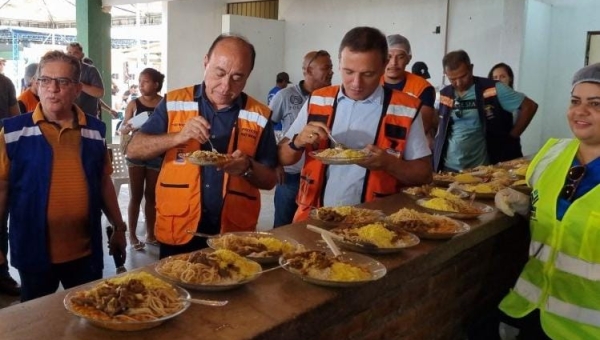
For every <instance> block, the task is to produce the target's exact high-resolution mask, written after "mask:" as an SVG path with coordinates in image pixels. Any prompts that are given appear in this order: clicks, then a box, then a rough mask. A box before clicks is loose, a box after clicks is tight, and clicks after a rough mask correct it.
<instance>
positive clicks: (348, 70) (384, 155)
mask: <svg viewBox="0 0 600 340" xmlns="http://www.w3.org/2000/svg"><path fill="white" fill-rule="evenodd" d="M339 55H340V60H339V62H340V72H341V76H342V85H341V86H329V87H325V88H322V89H319V90H317V91H315V92H313V94H312V96H311V99H309V101H308V102H307V103H305V104H304V106H303V107H302V109H301V110H300V112H299V114H298V118H296V120H295V121H294V123H293V124H292V126H291V127H290V129H289V130H288V131H287V132H286V133H285V137H284V139H283V140H282V141H281V142H280V143H279V151H278V154H279V159H280V162H281V163H282V164H283V165H289V164H294V163H296V162H297V161H298V160H300V158H301V157H302V155H303V154H304V155H305V157H306V159H305V164H304V166H303V169H302V173H301V179H300V190H299V194H298V198H297V203H298V205H299V206H298V210H297V211H296V215H295V217H294V221H299V220H302V219H304V218H306V217H307V216H308V212H309V211H310V209H311V208H312V207H320V206H339V205H353V204H358V203H361V202H365V201H370V200H373V199H375V198H376V197H381V196H386V195H390V194H393V193H396V192H398V190H399V187H401V186H411V185H421V184H425V183H429V182H431V173H432V170H431V169H432V168H431V158H430V155H431V151H430V149H429V147H428V144H427V139H426V137H425V133H424V131H423V121H422V120H421V116H420V114H419V108H420V101H419V100H418V99H417V98H414V97H411V96H409V95H407V94H405V93H402V92H400V91H396V90H389V89H384V88H383V86H381V85H380V79H381V77H382V76H383V74H384V72H385V66H386V65H387V61H388V47H387V41H386V37H385V35H383V33H381V32H380V31H379V30H377V29H375V28H371V27H356V28H354V29H352V30H350V31H349V32H348V33H346V35H345V36H344V38H343V40H342V43H341V45H340V49H339ZM328 132H330V133H331V134H332V135H333V137H334V138H335V139H336V141H337V142H340V143H343V144H345V145H346V146H348V147H349V148H352V149H366V150H368V151H369V153H370V154H369V156H368V157H366V158H365V159H363V160H360V161H358V162H357V163H356V164H354V165H330V166H325V165H323V164H322V163H320V162H319V161H318V160H316V159H315V158H313V157H311V156H310V153H309V152H310V151H312V150H320V149H324V148H328V147H331V143H330V142H329V139H328Z"/></svg>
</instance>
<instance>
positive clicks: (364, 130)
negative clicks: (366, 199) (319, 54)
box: [285, 86, 431, 206]
mask: <svg viewBox="0 0 600 340" xmlns="http://www.w3.org/2000/svg"><path fill="white" fill-rule="evenodd" d="M337 101H338V104H337V108H336V114H335V120H334V122H333V126H332V128H331V134H332V135H333V137H334V138H335V140H336V141H338V142H339V143H343V144H345V145H346V146H348V147H350V148H352V149H362V148H364V147H366V146H367V145H369V144H374V143H375V135H376V134H377V126H378V125H379V119H380V117H381V111H382V105H383V87H381V86H380V87H378V88H377V90H375V91H374V92H373V93H372V94H371V96H369V97H368V98H367V99H365V100H358V101H356V100H353V99H350V98H348V97H346V96H345V95H344V94H343V91H340V92H339V94H338V97H337ZM307 111H308V102H307V103H304V105H303V106H302V109H300V112H299V113H298V118H296V120H295V121H294V123H293V124H292V126H291V127H290V128H289V130H288V131H287V132H286V134H285V137H287V138H289V139H291V138H292V137H293V136H294V135H295V134H297V133H300V131H302V129H303V128H304V126H305V125H306V123H307V120H308V112H307ZM429 155H431V150H430V149H429V146H428V143H427V138H426V137H425V132H424V129H423V120H422V119H421V115H418V116H417V117H416V118H415V120H414V121H413V124H412V125H411V128H410V130H409V131H408V137H407V139H406V147H405V150H404V154H403V158H404V159H405V160H413V159H418V158H423V157H426V156H429ZM366 171H367V169H365V168H363V167H361V166H358V165H330V166H329V167H328V171H327V174H326V178H327V182H326V183H327V184H326V185H325V195H324V202H323V203H324V206H339V205H354V204H359V203H361V194H362V191H363V184H364V180H365V175H366Z"/></svg>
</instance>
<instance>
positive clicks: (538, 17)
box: [513, 0, 562, 155]
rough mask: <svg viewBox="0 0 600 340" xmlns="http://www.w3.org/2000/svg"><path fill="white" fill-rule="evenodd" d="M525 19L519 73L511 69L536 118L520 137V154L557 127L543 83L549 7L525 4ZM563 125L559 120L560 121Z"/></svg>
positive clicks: (532, 148) (531, 150)
mask: <svg viewBox="0 0 600 340" xmlns="http://www.w3.org/2000/svg"><path fill="white" fill-rule="evenodd" d="M525 16H526V18H527V20H526V24H525V35H524V40H525V42H524V44H523V50H522V60H521V68H520V70H517V69H513V71H514V72H515V73H516V72H517V71H519V72H518V74H515V78H516V79H515V86H516V88H517V90H519V91H522V92H523V93H526V94H527V96H528V97H529V98H531V99H533V100H534V101H535V102H536V103H538V105H539V107H538V111H537V113H536V116H535V118H534V119H533V121H532V122H531V124H529V127H528V128H527V130H525V133H524V134H523V136H522V138H521V145H522V146H523V154H525V155H530V154H533V153H535V152H536V151H537V150H538V149H539V148H540V147H541V146H542V145H543V143H544V142H545V140H546V139H547V137H544V133H543V131H544V130H545V129H550V128H551V126H552V125H555V124H556V121H555V120H552V119H548V116H549V112H550V111H552V107H551V106H548V105H547V99H546V84H547V83H548V81H547V80H548V73H549V72H547V70H548V66H549V61H548V60H549V57H548V50H549V46H550V34H548V32H549V31H550V25H551V16H552V7H551V6H550V5H547V4H544V3H541V2H539V1H532V0H530V1H528V2H527V6H526V11H525ZM561 122H562V121H561Z"/></svg>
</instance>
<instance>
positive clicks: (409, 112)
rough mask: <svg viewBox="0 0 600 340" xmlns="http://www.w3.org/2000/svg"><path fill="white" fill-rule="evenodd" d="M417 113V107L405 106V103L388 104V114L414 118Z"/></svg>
mask: <svg viewBox="0 0 600 340" xmlns="http://www.w3.org/2000/svg"><path fill="white" fill-rule="evenodd" d="M416 113H417V109H415V108H412V107H408V106H404V105H392V104H390V106H388V114H391V115H394V116H401V117H408V118H412V117H414V116H415V114H416Z"/></svg>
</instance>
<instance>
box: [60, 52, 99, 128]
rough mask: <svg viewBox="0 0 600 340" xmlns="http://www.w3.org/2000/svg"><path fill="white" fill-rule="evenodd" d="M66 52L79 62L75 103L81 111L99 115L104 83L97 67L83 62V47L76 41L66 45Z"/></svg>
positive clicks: (95, 115)
mask: <svg viewBox="0 0 600 340" xmlns="http://www.w3.org/2000/svg"><path fill="white" fill-rule="evenodd" d="M67 53H68V54H69V55H72V56H74V57H75V58H77V59H78V60H79V61H80V62H81V80H80V83H81V94H80V95H79V97H78V98H77V102H76V104H77V105H78V106H79V108H81V111H83V112H85V113H87V114H89V115H92V116H94V117H100V110H98V108H99V106H98V103H99V100H100V98H102V96H104V83H103V82H102V76H101V75H100V72H98V69H97V68H96V67H95V66H94V65H91V64H88V63H85V62H84V61H83V60H84V58H83V57H84V56H85V54H84V53H83V47H82V46H81V44H79V43H78V42H72V43H70V44H69V45H68V46H67Z"/></svg>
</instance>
